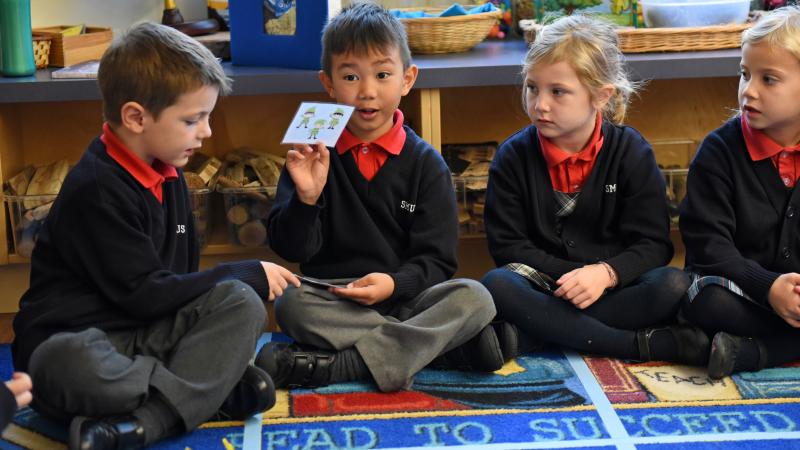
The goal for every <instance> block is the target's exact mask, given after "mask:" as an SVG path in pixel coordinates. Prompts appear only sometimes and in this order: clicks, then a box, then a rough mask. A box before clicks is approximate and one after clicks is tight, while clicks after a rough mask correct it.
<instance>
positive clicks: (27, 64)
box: [0, 0, 36, 77]
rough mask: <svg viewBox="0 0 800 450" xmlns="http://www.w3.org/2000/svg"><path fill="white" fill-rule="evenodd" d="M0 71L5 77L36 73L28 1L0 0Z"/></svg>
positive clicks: (29, 4) (29, 3)
mask: <svg viewBox="0 0 800 450" xmlns="http://www.w3.org/2000/svg"><path fill="white" fill-rule="evenodd" d="M0 71H2V73H3V76H6V77H24V76H28V75H32V74H33V73H34V72H36V65H35V64H34V62H33V39H32V38H31V2H30V0H0Z"/></svg>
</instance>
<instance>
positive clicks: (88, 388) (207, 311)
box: [29, 280, 266, 430]
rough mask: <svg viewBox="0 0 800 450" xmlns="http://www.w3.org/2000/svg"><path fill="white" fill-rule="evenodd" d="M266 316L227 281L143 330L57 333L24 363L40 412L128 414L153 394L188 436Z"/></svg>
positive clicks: (234, 372)
mask: <svg viewBox="0 0 800 450" xmlns="http://www.w3.org/2000/svg"><path fill="white" fill-rule="evenodd" d="M265 317H266V310H265V308H264V304H263V302H262V300H261V299H260V298H259V296H258V294H256V293H255V291H254V290H253V289H252V288H251V287H250V286H248V285H247V284H245V283H243V282H241V281H236V280H232V281H224V282H221V283H219V284H217V285H216V286H215V287H214V288H213V289H211V290H210V291H209V292H207V293H206V294H204V295H201V296H200V297H198V298H197V299H195V300H193V301H192V302H190V303H188V304H186V306H184V307H183V308H181V309H180V310H178V311H177V312H176V313H175V314H174V315H170V316H168V317H164V318H162V319H159V320H157V321H155V322H153V323H152V324H151V325H148V326H146V327H142V328H138V329H132V330H124V331H112V332H108V333H106V332H103V331H101V330H99V329H97V328H89V329H86V330H84V331H81V332H75V333H72V332H64V333H57V334H54V335H53V336H51V337H50V338H49V339H47V340H46V341H44V342H43V343H42V344H40V345H39V346H38V347H36V350H34V352H33V354H32V355H31V359H30V364H29V371H30V375H31V377H32V378H33V384H34V386H35V388H34V389H35V397H36V398H37V401H38V403H39V404H40V406H41V409H42V411H40V412H43V413H45V414H47V415H59V416H60V418H62V419H64V418H68V417H72V416H77V415H81V416H91V417H108V416H116V415H127V414H131V413H132V412H133V411H134V410H136V409H137V408H139V407H140V406H141V405H142V404H143V403H144V402H145V401H146V400H147V399H148V397H149V396H150V395H152V394H153V393H154V391H158V392H159V393H161V395H162V396H163V398H164V399H165V400H166V401H167V403H169V405H170V406H171V407H172V408H173V410H174V412H175V413H176V414H177V415H178V416H179V417H180V419H181V420H182V423H183V425H184V426H185V429H186V430H192V429H194V428H196V427H197V426H198V425H199V424H201V423H203V422H204V421H206V420H207V419H208V418H210V417H211V416H213V415H214V414H215V413H216V411H217V409H218V408H219V407H220V405H222V402H223V401H224V400H225V398H226V397H227V396H228V394H229V393H230V392H231V390H232V389H233V387H234V386H235V385H236V383H237V382H238V381H239V379H240V378H241V377H242V375H243V374H244V371H245V368H246V367H247V365H248V363H249V362H250V360H251V359H252V357H253V352H254V349H255V345H256V341H257V340H258V337H259V336H260V334H261V332H262V330H263V327H264V320H265ZM59 413H60V414H59ZM57 418H59V417H58V416H57Z"/></svg>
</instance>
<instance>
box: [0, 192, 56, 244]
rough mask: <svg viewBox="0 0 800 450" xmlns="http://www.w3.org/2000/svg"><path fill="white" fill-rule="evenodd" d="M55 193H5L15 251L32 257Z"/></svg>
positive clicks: (4, 197)
mask: <svg viewBox="0 0 800 450" xmlns="http://www.w3.org/2000/svg"><path fill="white" fill-rule="evenodd" d="M55 199H56V196H55V195H4V196H3V202H4V203H5V207H6V213H7V214H8V218H9V222H10V224H11V235H12V241H13V244H14V253H16V254H17V255H19V256H22V257H25V258H30V257H31V254H32V253H33V248H34V246H35V244H36V239H37V238H38V237H39V230H41V228H42V224H43V223H44V219H45V218H46V217H47V214H48V213H49V212H50V207H51V206H52V205H53V201H54V200H55Z"/></svg>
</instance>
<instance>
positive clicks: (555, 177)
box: [537, 113, 603, 194]
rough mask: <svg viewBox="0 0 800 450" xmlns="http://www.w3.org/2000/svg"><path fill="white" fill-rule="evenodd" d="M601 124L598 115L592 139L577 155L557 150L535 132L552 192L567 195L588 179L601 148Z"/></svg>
mask: <svg viewBox="0 0 800 450" xmlns="http://www.w3.org/2000/svg"><path fill="white" fill-rule="evenodd" d="M602 124H603V115H602V114H601V113H598V114H597V121H596V122H595V126H594V132H593V133H592V137H591V138H590V139H589V143H587V144H586V146H585V147H583V148H582V149H581V151H579V152H578V153H570V152H566V151H564V150H562V149H560V148H558V147H557V146H556V145H555V144H553V143H552V142H551V141H550V140H549V139H547V138H546V137H544V136H542V135H541V134H540V133H539V132H538V131H537V134H538V136H539V142H540V144H541V147H542V154H543V155H544V160H545V161H546V162H547V168H548V170H549V171H550V181H551V182H552V183H553V189H554V190H556V191H560V192H566V193H569V194H572V193H574V192H579V191H580V190H581V187H582V186H583V182H584V181H586V178H588V177H589V173H591V171H592V167H594V163H595V161H596V160H597V154H598V153H600V149H601V148H602V147H603V135H602V134H601V130H602Z"/></svg>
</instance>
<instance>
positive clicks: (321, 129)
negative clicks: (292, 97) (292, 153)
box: [281, 102, 354, 147]
mask: <svg viewBox="0 0 800 450" xmlns="http://www.w3.org/2000/svg"><path fill="white" fill-rule="evenodd" d="M353 109H354V108H353V107H352V106H348V105H339V104H336V103H313V102H303V103H301V104H300V107H299V108H298V109H297V112H296V113H295V115H294V118H293V119H292V122H291V123H290V124H289V128H288V129H287V130H286V134H285V135H284V136H283V140H282V141H281V144H313V143H315V142H317V141H322V142H323V143H325V145H326V146H328V147H333V146H334V145H336V141H338V140H339V136H340V135H341V134H342V131H344V127H345V126H346V125H347V121H348V120H350V116H351V115H352V114H353Z"/></svg>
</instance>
